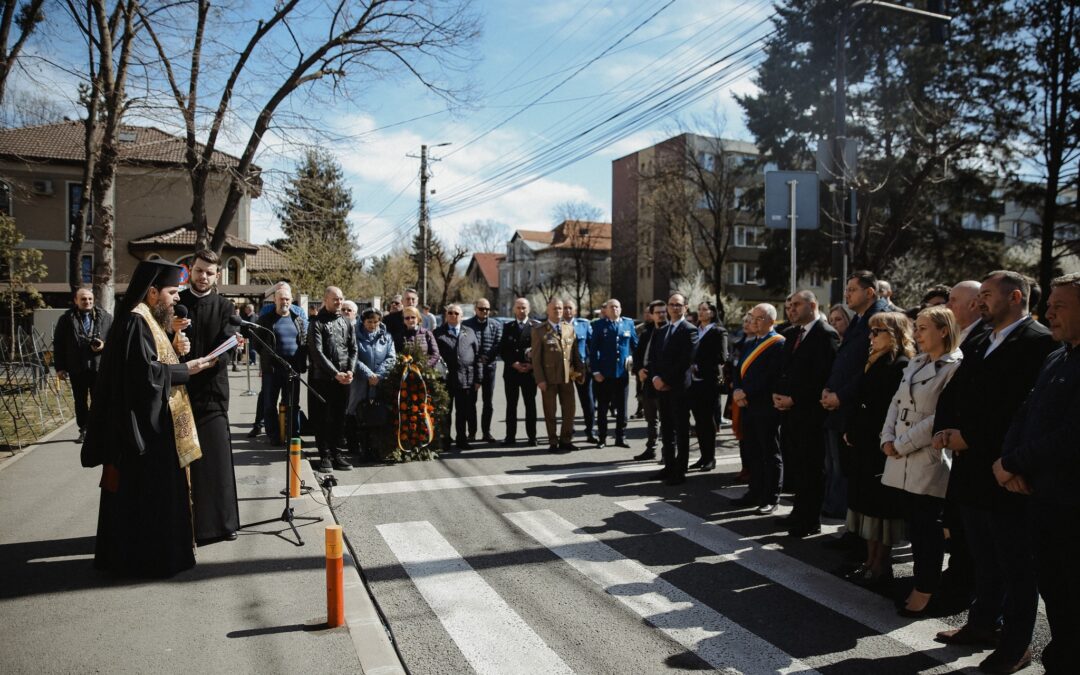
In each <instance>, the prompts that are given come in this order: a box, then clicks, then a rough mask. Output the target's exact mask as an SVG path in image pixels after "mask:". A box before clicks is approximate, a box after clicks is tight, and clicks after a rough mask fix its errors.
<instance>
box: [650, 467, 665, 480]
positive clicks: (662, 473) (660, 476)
mask: <svg viewBox="0 0 1080 675" xmlns="http://www.w3.org/2000/svg"><path fill="white" fill-rule="evenodd" d="M667 477H668V470H667V469H664V470H663V471H657V472H656V473H654V474H652V475H650V476H649V477H648V478H646V479H645V480H667Z"/></svg>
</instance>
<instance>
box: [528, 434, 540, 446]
mask: <svg viewBox="0 0 1080 675" xmlns="http://www.w3.org/2000/svg"><path fill="white" fill-rule="evenodd" d="M529 445H538V443H537V442H536V437H535V436H533V437H532V438H530V439H529Z"/></svg>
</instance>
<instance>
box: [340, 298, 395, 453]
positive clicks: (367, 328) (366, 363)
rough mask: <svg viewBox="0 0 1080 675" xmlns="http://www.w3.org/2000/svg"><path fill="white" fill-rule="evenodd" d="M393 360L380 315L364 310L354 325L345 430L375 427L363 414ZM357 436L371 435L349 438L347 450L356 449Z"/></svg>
mask: <svg viewBox="0 0 1080 675" xmlns="http://www.w3.org/2000/svg"><path fill="white" fill-rule="evenodd" d="M394 359H395V351H394V340H393V338H391V337H390V334H389V333H388V332H387V331H386V327H385V326H383V325H382V312H380V311H379V310H377V309H365V310H364V313H363V314H362V315H361V316H360V321H357V322H356V370H355V372H354V373H353V381H352V385H351V386H350V388H349V403H348V406H347V407H346V409H345V414H346V415H349V416H351V417H352V418H353V421H354V424H353V425H350V427H349V428H350V429H352V430H354V432H355V430H356V427H359V426H364V427H372V426H377V420H375V419H371V416H370V415H369V416H368V418H367V419H365V418H364V413H365V412H367V408H368V407H369V406H370V405H371V404H370V403H368V401H371V400H374V399H376V398H377V397H378V394H377V389H378V385H379V383H380V382H382V380H383V378H384V377H386V374H387V373H388V372H390V369H391V368H392V367H393V366H394ZM361 436H364V437H370V436H371V434H356V437H355V440H354V439H352V438H350V439H349V440H350V443H349V446H350V449H353V450H355V449H358V448H357V447H356V446H357V445H358V444H359V437H361Z"/></svg>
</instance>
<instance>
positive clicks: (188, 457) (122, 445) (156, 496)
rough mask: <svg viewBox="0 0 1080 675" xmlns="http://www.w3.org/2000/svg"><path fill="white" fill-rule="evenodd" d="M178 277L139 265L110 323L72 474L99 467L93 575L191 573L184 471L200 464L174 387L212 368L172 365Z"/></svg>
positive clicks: (184, 401)
mask: <svg viewBox="0 0 1080 675" xmlns="http://www.w3.org/2000/svg"><path fill="white" fill-rule="evenodd" d="M182 269H183V268H181V267H180V266H178V265H173V264H171V263H165V262H160V261H144V262H140V263H139V265H138V267H136V268H135V273H134V275H133V276H132V279H131V283H129V284H128V288H127V292H126V293H125V294H124V298H123V300H122V301H121V303H120V305H119V307H118V309H117V312H116V316H115V317H114V319H113V326H112V330H111V331H110V332H109V335H108V337H107V339H106V342H105V350H104V353H103V355H102V362H101V368H100V370H99V371H98V379H97V383H96V386H95V389H94V395H93V399H92V403H91V409H90V413H91V414H90V428H89V430H88V431H87V438H86V442H85V443H84V444H83V447H82V455H81V459H82V464H83V466H86V467H92V466H99V465H100V466H102V467H103V471H102V476H101V506H100V511H99V513H98V529H97V541H96V545H95V551H94V565H95V567H97V568H99V569H103V570H108V571H112V572H116V573H119V574H123V575H131V576H144V577H148V576H158V577H160V576H171V575H173V574H176V573H177V572H179V571H181V570H185V569H188V568H189V567H192V566H193V565H194V564H195V552H194V541H193V540H192V530H191V524H192V521H191V502H190V496H189V485H188V466H189V465H190V464H191V463H192V462H194V461H195V460H197V459H198V458H199V457H200V456H201V451H200V449H199V440H198V436H197V435H196V431H195V419H194V415H193V414H192V411H191V405H190V402H189V400H188V396H187V391H186V390H185V389H184V386H183V385H184V384H185V383H186V382H187V381H188V379H189V378H190V376H191V375H193V374H195V373H198V372H200V371H202V370H206V369H207V368H209V367H211V366H213V365H215V364H216V363H217V362H216V360H214V361H211V360H208V359H205V358H203V359H195V360H193V361H188V362H187V363H180V360H179V358H178V356H177V352H178V351H179V352H181V353H186V351H187V349H188V348H189V343H188V341H187V339H186V338H185V337H183V336H182V335H177V336H176V337H175V338H173V339H172V340H170V337H169V335H168V333H167V329H168V327H169V326H170V325H171V321H172V316H173V306H174V305H175V304H176V302H177V300H178V299H179V288H178V284H179V283H180V275H181V271H182Z"/></svg>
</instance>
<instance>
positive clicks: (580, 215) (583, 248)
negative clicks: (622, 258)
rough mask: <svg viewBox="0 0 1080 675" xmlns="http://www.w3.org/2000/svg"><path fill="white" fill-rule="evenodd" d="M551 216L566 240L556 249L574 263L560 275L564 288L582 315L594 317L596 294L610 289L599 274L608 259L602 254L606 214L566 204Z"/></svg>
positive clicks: (583, 204)
mask: <svg viewBox="0 0 1080 675" xmlns="http://www.w3.org/2000/svg"><path fill="white" fill-rule="evenodd" d="M551 214H552V216H554V218H555V222H556V223H557V224H558V226H561V228H562V239H561V240H560V241H556V242H554V245H556V246H560V247H562V248H564V249H565V250H566V252H567V257H568V258H569V259H570V260H569V262H570V265H569V269H567V270H566V272H565V273H562V274H560V275H559V276H560V284H561V285H562V286H564V287H565V289H566V291H567V292H569V294H570V295H571V296H572V297H573V298H574V301H575V305H576V306H577V308H578V315H579V316H581V315H584V316H591V315H592V296H593V293H594V292H596V291H598V290H599V289H600V287H606V286H608V285H609V284H607V283H601V280H600V279H599V278H597V274H596V270H597V267H598V266H599V265H600V263H601V262H602V259H603V257H604V253H603V252H602V251H599V245H600V243H601V241H602V239H603V237H601V232H600V231H599V230H600V226H599V221H600V218H601V217H602V216H603V211H601V210H600V208H598V207H596V206H593V205H592V204H589V203H587V202H582V201H566V202H561V203H559V204H556V205H555V207H554V208H553V209H552V211H551ZM608 257H610V253H609V254H608ZM549 299H550V297H549Z"/></svg>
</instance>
